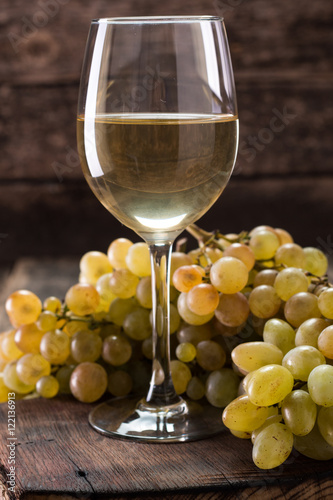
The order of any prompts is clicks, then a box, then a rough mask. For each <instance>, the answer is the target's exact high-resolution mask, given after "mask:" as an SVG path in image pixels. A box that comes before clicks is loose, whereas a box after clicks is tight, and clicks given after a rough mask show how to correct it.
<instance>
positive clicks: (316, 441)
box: [294, 424, 333, 460]
mask: <svg viewBox="0 0 333 500" xmlns="http://www.w3.org/2000/svg"><path fill="white" fill-rule="evenodd" d="M294 447H295V449H296V450H297V451H298V452H299V453H301V454H302V455H305V456H306V457H309V458H313V459H314V460H331V459H332V458H333V446H332V445H330V444H329V443H328V442H327V441H325V439H324V438H323V436H322V435H321V433H320V431H319V429H318V425H317V424H316V425H315V426H314V428H313V429H312V431H311V432H309V434H307V435H306V436H295V438H294Z"/></svg>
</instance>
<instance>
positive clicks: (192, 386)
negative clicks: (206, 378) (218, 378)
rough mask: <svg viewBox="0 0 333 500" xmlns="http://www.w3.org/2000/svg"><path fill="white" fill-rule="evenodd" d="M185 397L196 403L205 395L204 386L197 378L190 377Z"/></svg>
mask: <svg viewBox="0 0 333 500" xmlns="http://www.w3.org/2000/svg"><path fill="white" fill-rule="evenodd" d="M186 395H187V396H188V397H189V398H190V399H192V400H193V401H198V400H199V399H201V398H203V397H204V395H205V385H204V383H203V382H202V381H201V380H200V379H199V377H192V378H191V380H190V381H189V383H188V385H187V389H186Z"/></svg>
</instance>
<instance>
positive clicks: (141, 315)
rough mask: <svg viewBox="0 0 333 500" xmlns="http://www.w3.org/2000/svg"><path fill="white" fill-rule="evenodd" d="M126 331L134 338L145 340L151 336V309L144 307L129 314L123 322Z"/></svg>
mask: <svg viewBox="0 0 333 500" xmlns="http://www.w3.org/2000/svg"><path fill="white" fill-rule="evenodd" d="M123 328H124V332H125V333H126V335H128V336H129V337H131V339H133V340H144V339H146V338H148V337H150V336H151V334H152V327H151V324H150V319H149V311H148V310H147V309H144V308H143V307H140V308H137V309H135V310H134V311H132V312H130V313H128V314H127V316H126V317H125V320H124V323H123Z"/></svg>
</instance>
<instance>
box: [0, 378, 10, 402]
mask: <svg viewBox="0 0 333 500" xmlns="http://www.w3.org/2000/svg"><path fill="white" fill-rule="evenodd" d="M9 392H11V390H10V389H9V387H7V386H6V384H5V382H4V380H3V375H2V373H0V403H7V402H8V393H9Z"/></svg>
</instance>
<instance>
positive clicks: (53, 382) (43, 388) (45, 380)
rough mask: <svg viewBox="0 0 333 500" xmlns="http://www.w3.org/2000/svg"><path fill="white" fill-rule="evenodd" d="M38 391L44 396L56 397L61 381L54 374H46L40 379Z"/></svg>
mask: <svg viewBox="0 0 333 500" xmlns="http://www.w3.org/2000/svg"><path fill="white" fill-rule="evenodd" d="M36 391H37V393H38V394H39V395H40V396H42V398H47V399H50V398H54V397H55V396H56V395H57V394H58V392H59V382H58V380H57V379H56V377H54V376H53V375H45V376H44V377H41V378H40V379H39V380H38V382H37V384H36Z"/></svg>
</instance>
